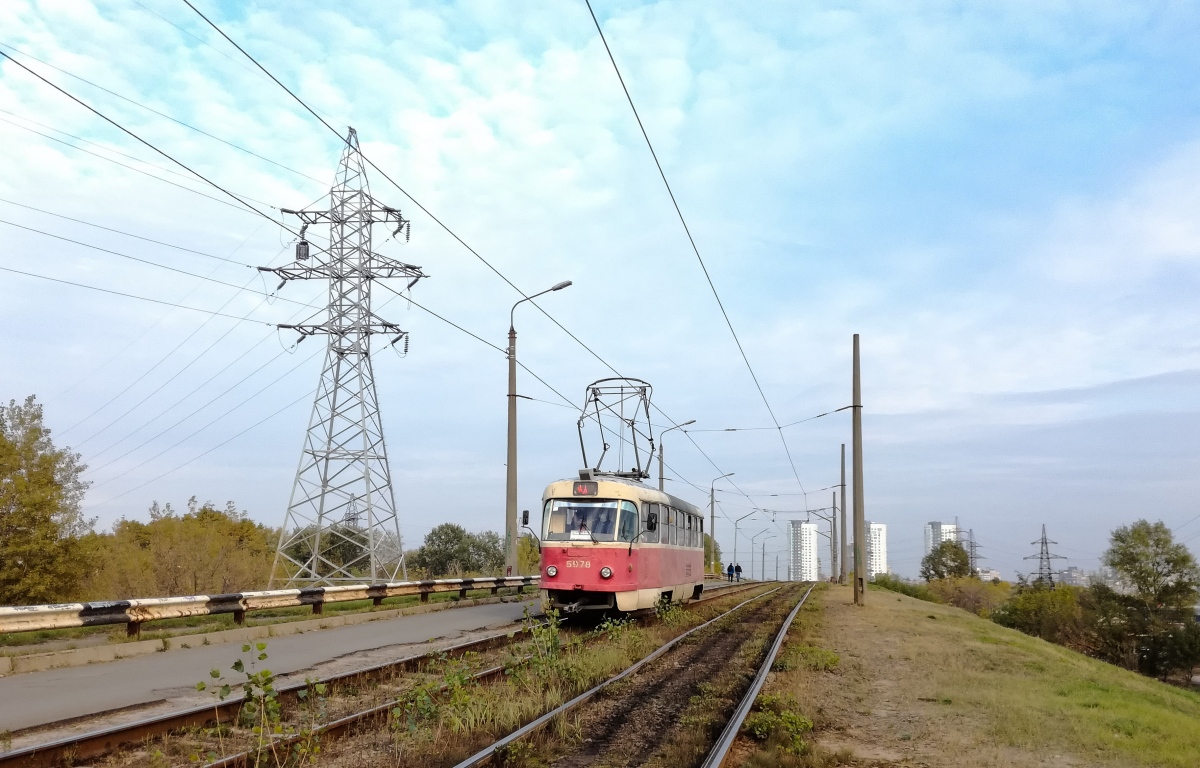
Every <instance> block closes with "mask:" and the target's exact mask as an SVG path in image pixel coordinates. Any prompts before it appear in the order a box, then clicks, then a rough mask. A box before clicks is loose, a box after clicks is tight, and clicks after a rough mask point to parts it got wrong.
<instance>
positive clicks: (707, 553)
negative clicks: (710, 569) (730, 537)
mask: <svg viewBox="0 0 1200 768" xmlns="http://www.w3.org/2000/svg"><path fill="white" fill-rule="evenodd" d="M714 547H715V548H716V554H715V555H714V554H713V548H714ZM704 562H706V563H713V564H714V567H715V568H716V570H717V572H718V573H724V572H725V566H724V565H723V564H722V563H721V545H720V543H719V542H717V541H715V540H714V539H713V537H712V536H710V535H709V534H707V533H706V534H704Z"/></svg>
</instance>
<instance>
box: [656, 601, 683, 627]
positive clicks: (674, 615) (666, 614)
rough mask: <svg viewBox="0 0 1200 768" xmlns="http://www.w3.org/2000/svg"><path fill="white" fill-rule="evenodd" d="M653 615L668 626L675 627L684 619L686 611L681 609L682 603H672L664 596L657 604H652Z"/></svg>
mask: <svg viewBox="0 0 1200 768" xmlns="http://www.w3.org/2000/svg"><path fill="white" fill-rule="evenodd" d="M654 615H655V616H656V617H657V618H658V620H659V621H661V622H662V623H663V624H666V625H667V626H668V627H677V626H679V625H680V624H682V623H683V622H684V621H685V620H686V617H687V611H685V610H684V609H683V606H682V605H679V604H677V603H672V602H671V601H670V600H669V599H667V598H665V597H664V598H663V599H662V600H659V601H658V605H656V606H654Z"/></svg>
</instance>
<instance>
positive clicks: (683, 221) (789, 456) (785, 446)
mask: <svg viewBox="0 0 1200 768" xmlns="http://www.w3.org/2000/svg"><path fill="white" fill-rule="evenodd" d="M184 2H187V0H184ZM584 2H585V3H586V4H587V9H588V13H590V14H591V16H592V22H593V23H595V25H596V32H597V33H598V34H599V35H600V42H601V43H603V44H604V50H605V52H606V53H607V54H608V60H609V61H610V62H612V66H613V71H614V72H616V75H617V79H618V80H619V81H620V83H621V90H622V91H624V92H625V99H626V101H628V102H629V108H630V109H631V110H632V111H633V116H634V119H636V120H637V124H638V128H639V129H640V130H641V132H642V138H643V139H645V140H646V147H647V148H649V150H650V156H651V157H652V158H653V159H654V166H655V167H656V168H657V169H658V175H659V177H660V178H661V179H662V182H663V186H664V187H666V190H667V194H668V195H669V196H670V198H671V205H673V206H674V208H675V213H676V215H677V216H678V217H679V223H680V224H682V225H683V231H684V233H685V234H686V235H687V239H688V243H689V244H690V245H691V247H692V252H693V253H694V254H695V255H696V260H697V261H698V262H699V263H700V269H701V270H703V272H704V279H705V280H707V281H708V287H709V289H711V291H712V295H713V298H715V299H716V300H717V307H718V308H719V309H720V310H721V316H722V317H723V318H725V325H726V326H728V328H729V333H730V334H731V335H732V336H733V341H734V343H735V344H736V345H737V348H738V352H739V353H740V354H741V356H742V362H743V363H745V364H746V370H747V371H749V372H750V378H751V379H752V380H753V381H754V387H755V389H757V390H758V394H759V397H761V398H762V401H763V405H765V406H766V407H767V413H769V414H770V416H771V421H772V422H774V424H775V429H776V430H777V431H778V433H779V439H780V441H781V442H782V443H783V450H784V453H786V454H787V459H788V464H789V465H790V466H791V468H792V474H793V475H794V476H795V478H796V483H797V485H799V486H800V490H804V483H803V482H801V480H800V473H799V472H798V471H797V470H796V462H795V461H794V460H793V459H792V450H791V448H790V447H788V443H787V438H786V437H785V436H784V434H783V427H782V426H780V424H779V419H778V418H776V416H775V410H774V409H773V408H772V407H771V403H770V401H768V400H767V394H766V392H764V391H763V388H762V384H761V383H759V380H758V374H756V373H755V372H754V366H752V365H751V364H750V358H749V356H748V355H747V354H746V350H745V348H744V347H743V346H742V340H741V339H740V338H739V337H738V334H737V331H736V330H735V329H734V327H733V321H732V320H730V318H729V313H728V312H727V311H726V309H725V303H724V302H723V301H721V295H720V294H719V293H718V292H717V286H716V284H715V283H714V282H713V279H712V275H711V274H710V273H709V271H708V265H707V264H705V263H704V258H703V257H702V256H701V255H700V248H699V247H698V246H697V245H696V239H695V238H694V237H693V236H692V230H691V228H690V227H689V226H688V223H687V219H686V218H684V215H683V209H681V208H680V207H679V201H678V200H676V198H675V191H674V190H673V189H671V183H670V182H669V181H668V180H667V174H666V172H665V171H664V170H663V167H662V163H661V162H659V160H658V153H657V152H655V151H654V144H653V143H652V142H651V141H650V134H649V133H647V132H646V126H645V125H644V124H643V123H642V117H641V115H640V114H638V111H637V106H636V105H635V104H634V103H633V96H632V95H630V93H629V88H628V86H626V84H625V78H624V76H622V74H621V68H620V67H618V66H617V60H616V58H615V57H614V56H613V52H612V49H611V48H610V47H609V45H608V40H607V39H606V38H605V37H604V30H603V29H602V28H601V27H600V20H599V19H598V18H596V12H595V11H594V10H593V9H592V3H591V0H584Z"/></svg>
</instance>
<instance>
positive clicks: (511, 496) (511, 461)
mask: <svg viewBox="0 0 1200 768" xmlns="http://www.w3.org/2000/svg"><path fill="white" fill-rule="evenodd" d="M570 285H571V281H570V280H564V281H562V282H561V283H558V284H557V285H555V286H554V287H552V288H547V289H546V290H544V291H541V292H540V293H535V294H533V295H532V296H526V297H525V298H523V299H521V300H520V301H518V302H517V303H516V304H513V305H512V309H511V310H509V312H508V466H507V470H508V472H507V477H506V478H505V494H504V570H505V574H504V575H506V576H515V575H517V398H518V397H519V395H518V394H517V328H516V320H515V317H516V312H517V307H519V306H521V305H522V304H524V303H525V302H527V301H532V300H533V299H536V298H537V297H538V296H544V295H545V294H547V293H551V292H552V291H561V290H562V289H563V288H567V287H569V286H570Z"/></svg>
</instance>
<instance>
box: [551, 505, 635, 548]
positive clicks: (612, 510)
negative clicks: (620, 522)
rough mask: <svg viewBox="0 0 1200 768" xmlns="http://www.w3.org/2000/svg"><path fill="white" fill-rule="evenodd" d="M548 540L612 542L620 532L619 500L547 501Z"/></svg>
mask: <svg viewBox="0 0 1200 768" xmlns="http://www.w3.org/2000/svg"><path fill="white" fill-rule="evenodd" d="M546 505H547V507H549V510H548V512H549V513H548V514H547V515H546V530H545V532H544V535H543V536H542V539H543V540H544V541H612V540H613V537H614V535H615V534H616V532H617V510H618V503H617V502H615V501H575V500H570V501H567V500H554V501H548V502H546Z"/></svg>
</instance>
